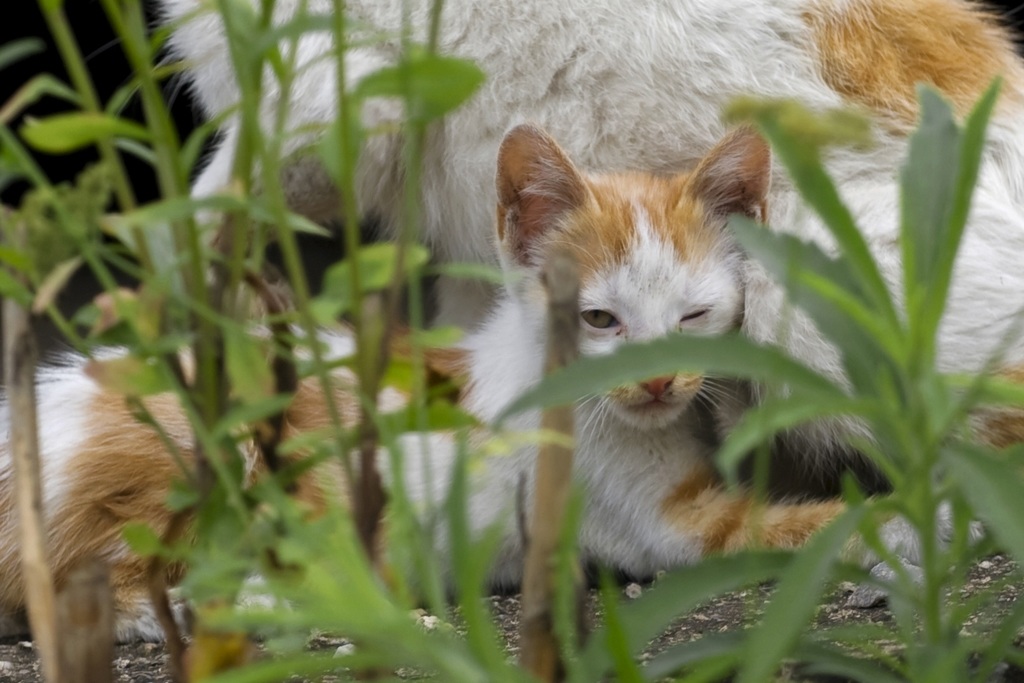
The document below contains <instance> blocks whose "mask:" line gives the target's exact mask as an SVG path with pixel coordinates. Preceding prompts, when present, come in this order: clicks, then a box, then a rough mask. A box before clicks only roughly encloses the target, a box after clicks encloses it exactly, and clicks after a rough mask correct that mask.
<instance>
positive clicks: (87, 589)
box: [57, 560, 114, 683]
mask: <svg viewBox="0 0 1024 683" xmlns="http://www.w3.org/2000/svg"><path fill="white" fill-rule="evenodd" d="M113 600H114V597H113V593H112V592H111V590H110V570H109V568H108V567H107V566H106V565H105V564H104V563H103V562H101V561H99V560H94V561H92V562H89V563H87V564H85V565H83V566H81V567H79V568H78V569H77V570H76V571H75V572H73V573H72V574H71V576H70V577H69V578H68V582H67V585H66V586H64V589H63V590H61V592H60V594H59V595H58V596H57V615H58V617H59V619H60V625H61V633H60V642H59V643H58V644H59V647H60V657H61V662H62V664H63V667H64V668H63V678H62V679H61V681H63V683H110V681H112V680H113V676H114V671H113V661H114V603H113Z"/></svg>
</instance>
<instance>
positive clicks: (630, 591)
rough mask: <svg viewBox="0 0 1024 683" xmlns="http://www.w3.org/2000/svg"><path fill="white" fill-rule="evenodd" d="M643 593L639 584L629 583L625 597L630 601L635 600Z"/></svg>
mask: <svg viewBox="0 0 1024 683" xmlns="http://www.w3.org/2000/svg"><path fill="white" fill-rule="evenodd" d="M643 592H644V589H643V588H641V587H640V584H639V583H630V584H627V585H626V590H625V593H626V597H627V598H629V599H630V600H636V599H637V598H639V597H640V596H641V595H642V594H643Z"/></svg>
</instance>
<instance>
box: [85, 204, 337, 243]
mask: <svg viewBox="0 0 1024 683" xmlns="http://www.w3.org/2000/svg"><path fill="white" fill-rule="evenodd" d="M202 211H222V212H224V213H236V212H237V213H243V214H246V215H248V216H249V217H250V218H252V219H253V220H257V221H260V222H263V223H267V224H276V223H277V222H278V221H277V218H276V217H275V214H274V213H272V212H271V210H270V209H269V208H268V207H267V206H266V205H265V204H264V203H262V202H261V201H259V200H258V199H256V198H253V197H248V198H242V197H235V196H232V195H227V194H219V195H213V196H209V197H174V198H171V199H164V200H161V201H156V202H152V203H150V204H146V205H145V206H141V207H139V208H137V209H135V210H134V211H131V212H129V213H125V214H120V215H117V216H108V217H107V218H106V220H105V222H104V225H105V226H106V227H107V228H109V229H110V230H111V231H113V232H115V233H116V234H117V235H118V236H119V237H120V236H121V235H130V234H131V229H132V228H136V227H143V228H145V227H148V226H152V225H156V224H159V223H174V222H178V221H182V220H186V219H188V218H192V217H194V216H195V215H196V214H198V213H200V212H202ZM285 225H287V226H289V227H290V228H291V229H292V230H295V231H296V232H302V233H308V234H311V235H317V236H319V237H328V236H330V234H331V233H330V231H329V230H327V229H326V228H324V227H323V226H320V225H317V224H316V223H313V222H312V221H310V220H309V219H308V218H305V217H303V216H300V215H299V214H296V213H288V214H287V215H286V218H285ZM129 244H130V242H129Z"/></svg>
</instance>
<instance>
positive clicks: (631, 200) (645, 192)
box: [559, 173, 721, 281]
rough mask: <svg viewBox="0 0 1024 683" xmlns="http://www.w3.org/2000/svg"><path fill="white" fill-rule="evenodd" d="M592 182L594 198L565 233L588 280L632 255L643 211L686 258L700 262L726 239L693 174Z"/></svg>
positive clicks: (627, 176)
mask: <svg viewBox="0 0 1024 683" xmlns="http://www.w3.org/2000/svg"><path fill="white" fill-rule="evenodd" d="M587 182H588V183H589V184H590V186H591V188H592V190H593V192H592V193H591V194H592V197H591V198H590V199H589V200H588V201H587V202H586V203H585V204H584V205H583V206H582V207H581V208H580V209H577V210H576V211H574V212H572V214H570V216H569V217H568V218H567V219H566V222H565V227H564V229H563V231H562V233H561V235H560V236H559V241H560V242H562V243H564V244H565V245H566V246H568V247H569V249H570V250H571V252H572V254H573V256H574V257H575V258H576V260H577V262H578V263H579V264H580V270H581V276H582V278H583V279H584V281H586V280H587V278H588V277H592V276H593V275H594V274H595V273H597V272H600V271H602V270H606V269H607V268H609V267H610V266H615V265H618V264H621V263H623V262H624V261H625V260H626V258H627V257H628V256H629V254H630V251H631V247H632V246H633V245H634V243H635V240H636V234H637V233H636V231H637V225H636V217H637V211H638V210H640V211H643V212H644V213H645V214H646V215H647V217H648V219H649V222H650V225H651V227H652V229H653V231H654V233H655V236H656V237H658V238H659V239H660V240H661V241H663V242H664V243H665V244H668V245H670V246H672V247H673V248H674V249H675V251H676V253H677V254H679V257H680V260H681V261H686V262H699V261H700V260H701V259H703V258H704V257H705V256H706V255H707V254H708V253H709V252H710V251H711V250H712V249H713V248H714V246H715V245H716V244H717V243H718V241H719V240H720V238H721V234H720V231H719V230H716V229H714V227H720V226H710V225H709V224H708V216H707V214H706V212H705V210H704V206H703V204H702V202H701V201H700V200H699V199H698V198H697V197H696V196H694V190H695V188H694V187H693V182H692V179H691V176H689V175H680V176H676V177H672V178H662V177H658V176H652V175H648V174H641V173H621V174H607V175H601V176H594V177H590V178H588V179H587Z"/></svg>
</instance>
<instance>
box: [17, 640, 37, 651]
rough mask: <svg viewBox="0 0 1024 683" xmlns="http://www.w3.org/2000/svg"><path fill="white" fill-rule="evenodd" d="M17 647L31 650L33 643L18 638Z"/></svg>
mask: <svg viewBox="0 0 1024 683" xmlns="http://www.w3.org/2000/svg"><path fill="white" fill-rule="evenodd" d="M18 647H20V648H24V649H26V650H31V649H32V648H34V647H35V645H33V644H32V641H31V640H19V641H18Z"/></svg>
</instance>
